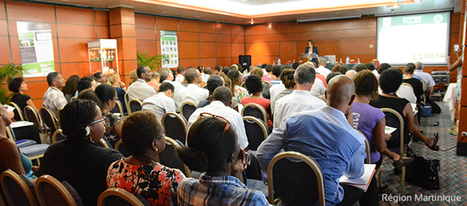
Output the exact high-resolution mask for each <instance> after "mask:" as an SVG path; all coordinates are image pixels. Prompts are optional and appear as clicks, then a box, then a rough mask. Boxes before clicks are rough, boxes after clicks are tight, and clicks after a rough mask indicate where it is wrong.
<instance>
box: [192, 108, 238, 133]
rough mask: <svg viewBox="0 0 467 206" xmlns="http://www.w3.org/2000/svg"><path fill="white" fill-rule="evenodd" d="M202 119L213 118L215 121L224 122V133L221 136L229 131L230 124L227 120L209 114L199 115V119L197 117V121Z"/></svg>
mask: <svg viewBox="0 0 467 206" xmlns="http://www.w3.org/2000/svg"><path fill="white" fill-rule="evenodd" d="M203 117H214V118H216V119H218V120H220V121H223V122H225V127H224V131H223V132H222V135H225V133H226V132H227V130H229V127H230V123H229V120H227V119H226V118H224V117H221V116H217V115H214V114H211V113H207V112H202V113H201V114H199V117H198V119H197V120H200V119H202V118H203Z"/></svg>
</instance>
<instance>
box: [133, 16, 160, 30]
mask: <svg viewBox="0 0 467 206" xmlns="http://www.w3.org/2000/svg"><path fill="white" fill-rule="evenodd" d="M135 28H137V29H152V30H155V28H156V22H155V18H154V16H148V15H138V14H135Z"/></svg>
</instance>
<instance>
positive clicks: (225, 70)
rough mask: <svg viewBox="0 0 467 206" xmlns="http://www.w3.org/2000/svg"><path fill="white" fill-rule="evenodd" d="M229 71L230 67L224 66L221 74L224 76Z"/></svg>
mask: <svg viewBox="0 0 467 206" xmlns="http://www.w3.org/2000/svg"><path fill="white" fill-rule="evenodd" d="M229 71H230V67H228V66H225V67H224V68H222V73H224V74H226V75H227V74H228V73H229Z"/></svg>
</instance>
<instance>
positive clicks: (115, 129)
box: [94, 84, 122, 146]
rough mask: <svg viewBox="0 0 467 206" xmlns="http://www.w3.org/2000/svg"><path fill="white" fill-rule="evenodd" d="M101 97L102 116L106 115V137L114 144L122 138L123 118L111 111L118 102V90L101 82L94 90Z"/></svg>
mask: <svg viewBox="0 0 467 206" xmlns="http://www.w3.org/2000/svg"><path fill="white" fill-rule="evenodd" d="M94 93H96V95H97V97H98V98H99V100H100V101H99V107H100V108H101V110H102V116H104V117H105V133H104V138H105V139H106V140H107V141H108V142H109V143H110V144H111V145H112V146H115V144H116V143H117V142H118V140H120V138H119V137H120V136H121V132H122V121H121V120H122V119H121V118H119V117H117V116H116V115H114V114H112V113H111V112H110V111H112V109H113V108H114V107H115V105H116V104H117V101H118V98H117V91H116V90H115V88H114V87H112V86H111V85H110V84H100V85H99V86H97V87H96V90H94Z"/></svg>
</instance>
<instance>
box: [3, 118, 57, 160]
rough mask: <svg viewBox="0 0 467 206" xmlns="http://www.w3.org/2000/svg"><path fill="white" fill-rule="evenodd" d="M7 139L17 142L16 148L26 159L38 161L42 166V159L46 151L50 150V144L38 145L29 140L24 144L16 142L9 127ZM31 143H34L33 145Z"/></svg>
mask: <svg viewBox="0 0 467 206" xmlns="http://www.w3.org/2000/svg"><path fill="white" fill-rule="evenodd" d="M6 133H7V137H8V138H10V139H11V140H13V141H14V142H16V146H17V147H18V149H19V151H20V152H22V153H23V154H24V155H25V156H26V157H28V158H29V159H30V160H36V161H37V164H38V165H40V164H41V162H40V158H42V157H43V156H44V153H45V151H46V150H47V148H49V145H48V144H37V143H35V141H33V140H28V141H26V142H23V143H19V142H20V141H22V140H20V141H16V137H15V134H14V132H13V131H12V129H11V127H7V129H6ZM31 141H32V142H33V143H31Z"/></svg>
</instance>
